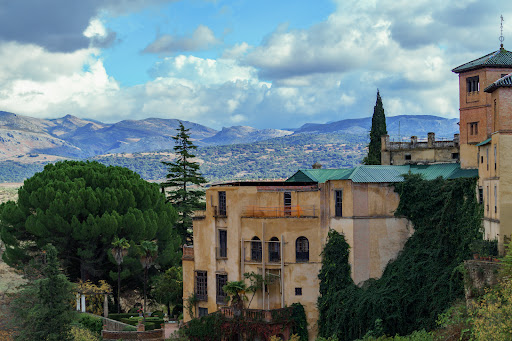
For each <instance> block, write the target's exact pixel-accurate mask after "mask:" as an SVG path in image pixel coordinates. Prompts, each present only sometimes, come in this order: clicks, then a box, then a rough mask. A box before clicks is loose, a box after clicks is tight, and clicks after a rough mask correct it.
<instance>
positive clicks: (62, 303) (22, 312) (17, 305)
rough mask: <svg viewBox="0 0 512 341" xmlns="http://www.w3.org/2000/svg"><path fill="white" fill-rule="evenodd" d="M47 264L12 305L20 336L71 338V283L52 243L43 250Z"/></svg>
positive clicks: (49, 340)
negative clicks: (62, 268)
mask: <svg viewBox="0 0 512 341" xmlns="http://www.w3.org/2000/svg"><path fill="white" fill-rule="evenodd" d="M43 256H44V257H45V258H46V264H44V262H43V268H42V272H41V277H42V278H40V279H37V280H35V281H30V282H28V284H27V285H26V286H25V288H24V289H23V290H22V291H21V292H20V293H19V294H18V297H17V298H16V299H15V300H14V303H13V304H12V307H13V309H14V314H15V315H16V317H17V318H16V323H17V324H18V330H19V335H18V338H17V339H19V340H47V341H60V340H70V331H71V322H72V321H73V314H74V311H73V310H72V309H71V305H70V302H71V301H72V300H73V294H72V284H71V283H70V282H69V281H68V279H67V278H66V276H64V275H63V274H62V273H61V272H60V269H59V267H60V266H59V261H58V259H57V250H56V249H55V247H53V246H52V245H51V244H50V245H48V246H47V247H46V248H45V250H44V251H43Z"/></svg>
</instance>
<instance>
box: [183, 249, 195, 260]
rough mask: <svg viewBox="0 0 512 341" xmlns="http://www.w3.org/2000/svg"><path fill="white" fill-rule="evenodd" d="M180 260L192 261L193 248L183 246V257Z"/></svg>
mask: <svg viewBox="0 0 512 341" xmlns="http://www.w3.org/2000/svg"><path fill="white" fill-rule="evenodd" d="M181 259H188V260H194V246H193V245H192V246H190V245H183V257H181Z"/></svg>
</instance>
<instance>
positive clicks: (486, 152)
mask: <svg viewBox="0 0 512 341" xmlns="http://www.w3.org/2000/svg"><path fill="white" fill-rule="evenodd" d="M485 155H486V156H487V170H489V148H487V149H485Z"/></svg>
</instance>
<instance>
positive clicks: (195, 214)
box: [192, 210, 206, 220]
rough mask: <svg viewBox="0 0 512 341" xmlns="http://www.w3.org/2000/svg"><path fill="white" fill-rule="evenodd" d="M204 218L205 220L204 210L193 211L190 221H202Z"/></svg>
mask: <svg viewBox="0 0 512 341" xmlns="http://www.w3.org/2000/svg"><path fill="white" fill-rule="evenodd" d="M205 218H206V211H204V210H199V211H194V212H193V214H192V220H202V219H205Z"/></svg>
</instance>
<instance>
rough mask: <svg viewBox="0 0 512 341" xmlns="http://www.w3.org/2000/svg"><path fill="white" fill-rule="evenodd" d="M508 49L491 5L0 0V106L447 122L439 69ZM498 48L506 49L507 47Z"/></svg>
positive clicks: (389, 0)
mask: <svg viewBox="0 0 512 341" xmlns="http://www.w3.org/2000/svg"><path fill="white" fill-rule="evenodd" d="M502 14H503V16H504V18H505V22H504V27H503V35H504V36H505V48H507V49H512V2H508V1H507V2H505V1H501V0H489V1H486V0H472V1H468V0H466V1H457V2H454V1H432V0H429V1H424V0H417V1H414V2H412V1H405V0H318V1H305V0H302V1H301V0H295V1H292V0H273V1H270V0H260V1H253V0H232V1H228V0H181V1H180V0H170V1H169V0H83V1H69V0H46V1H44V2H42V1H40V0H19V1H12V2H11V1H0V81H1V83H2V87H1V88H0V110H4V111H10V112H14V113H18V114H24V115H29V116H33V117H39V118H55V117H62V116H64V115H67V114H71V115H75V116H78V117H82V118H92V119H96V120H100V121H103V122H117V121H120V120H123V119H144V118H148V117H161V118H178V119H182V120H188V121H193V122H197V123H200V124H204V125H207V126H210V127H212V128H216V129H220V128H222V127H227V126H232V125H248V126H253V127H257V128H287V127H298V126H300V125H302V124H304V123H308V122H316V123H324V122H328V121H336V120H341V119H346V118H357V117H367V116H370V115H371V113H372V110H373V105H374V103H375V94H376V90H377V88H379V89H380V92H381V95H382V98H383V101H384V107H385V109H386V114H387V115H389V116H394V115H402V114H434V115H439V116H444V117H450V118H452V117H457V116H458V88H457V87H458V80H457V76H456V75H455V74H453V73H452V72H451V69H452V68H454V67H456V66H458V65H460V64H462V63H464V62H467V61H470V60H473V59H476V58H478V57H480V56H482V55H484V54H487V53H489V52H492V51H495V50H497V49H498V47H499V40H498V37H499V34H500V27H499V26H500V21H499V18H500V15H502ZM509 43H510V44H509Z"/></svg>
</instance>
